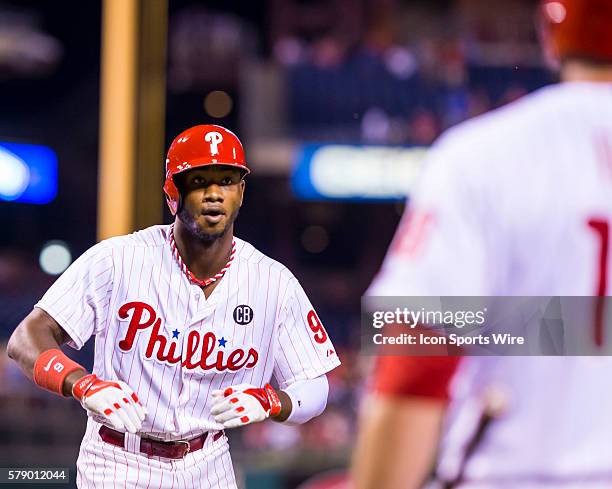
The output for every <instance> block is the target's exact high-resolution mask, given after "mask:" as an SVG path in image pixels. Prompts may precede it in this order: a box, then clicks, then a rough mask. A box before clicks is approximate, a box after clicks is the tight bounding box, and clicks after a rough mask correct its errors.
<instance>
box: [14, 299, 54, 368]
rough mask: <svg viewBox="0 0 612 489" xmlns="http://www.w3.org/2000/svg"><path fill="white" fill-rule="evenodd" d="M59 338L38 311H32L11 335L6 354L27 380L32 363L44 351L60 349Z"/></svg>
mask: <svg viewBox="0 0 612 489" xmlns="http://www.w3.org/2000/svg"><path fill="white" fill-rule="evenodd" d="M59 340H60V338H58V337H57V333H56V332H55V331H54V330H53V328H51V327H50V324H49V322H48V321H47V320H46V318H45V317H44V313H43V312H42V311H40V309H34V310H33V311H32V312H31V313H30V314H29V315H28V316H27V317H26V318H25V319H24V320H23V321H21V323H20V324H19V326H17V328H16V329H15V331H14V332H13V334H12V335H11V337H10V339H9V342H8V345H7V354H8V356H9V357H10V358H12V359H13V360H15V362H17V364H18V365H19V367H20V368H21V370H23V372H24V373H25V374H26V376H27V377H28V378H30V379H31V378H32V375H33V369H34V363H36V360H37V359H38V357H39V356H40V354H41V353H42V352H44V351H46V350H51V349H53V348H59V347H60V341H59Z"/></svg>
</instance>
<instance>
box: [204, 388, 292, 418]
mask: <svg viewBox="0 0 612 489" xmlns="http://www.w3.org/2000/svg"><path fill="white" fill-rule="evenodd" d="M212 396H213V398H214V403H213V407H212V409H211V410H210V412H211V414H212V415H213V416H214V418H215V421H216V422H217V423H221V424H223V426H224V427H225V428H236V427H238V426H244V425H247V424H251V423H257V422H258V421H263V420H264V419H266V418H269V417H270V416H276V415H277V414H278V413H280V411H281V402H280V399H279V398H278V394H277V393H276V391H275V390H274V389H273V388H272V386H271V385H270V384H266V385H265V386H263V387H255V386H254V385H251V384H239V385H234V386H231V387H227V388H225V389H223V390H214V391H213V392H212Z"/></svg>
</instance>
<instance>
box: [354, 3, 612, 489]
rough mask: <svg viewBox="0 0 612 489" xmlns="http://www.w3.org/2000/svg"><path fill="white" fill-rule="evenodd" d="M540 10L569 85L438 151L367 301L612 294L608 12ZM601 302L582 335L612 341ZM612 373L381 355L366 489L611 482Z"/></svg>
mask: <svg viewBox="0 0 612 489" xmlns="http://www.w3.org/2000/svg"><path fill="white" fill-rule="evenodd" d="M540 8H541V19H542V30H543V42H544V48H545V51H546V52H547V53H548V54H549V55H550V56H552V57H554V58H555V59H556V60H557V62H558V64H559V67H560V75H561V80H562V81H561V83H559V84H556V85H552V86H549V87H546V88H543V89H541V90H539V91H536V92H535V93H533V94H531V95H529V96H526V97H524V98H523V99H521V100H519V101H517V102H514V103H512V104H510V105H508V106H506V107H503V108H501V109H498V110H496V111H494V112H492V113H489V114H486V115H484V116H481V117H478V118H475V119H472V120H470V121H467V122H465V123H463V124H461V125H459V126H457V127H455V128H453V129H451V130H449V131H448V132H446V133H445V134H444V135H443V136H442V137H441V138H440V139H439V140H438V141H437V142H436V143H435V145H434V147H433V148H432V150H431V153H430V156H429V158H428V162H427V165H426V169H425V171H424V175H423V178H422V181H421V182H420V186H419V188H418V189H417V191H416V193H415V195H414V197H413V199H412V201H411V204H410V210H409V212H408V213H407V214H406V215H405V216H404V218H403V220H402V222H401V224H400V226H399V229H398V231H397V234H396V237H395V239H394V241H393V243H392V245H391V247H390V249H389V252H388V255H387V257H386V259H385V262H384V264H383V266H382V269H381V271H380V273H379V274H378V276H377V277H376V279H375V280H374V283H373V284H372V286H371V288H370V290H369V294H371V295H374V296H376V295H379V296H386V295H391V296H399V295H406V296H451V295H459V296H472V295H473V296H505V295H509V296H604V295H608V294H609V292H610V290H609V285H608V284H609V281H608V277H609V274H610V272H611V271H612V265H611V263H610V256H611V254H610V246H611V243H610V234H609V233H610V225H611V223H612V30H611V29H610V26H611V25H612V2H611V1H610V0H546V1H543V2H542V3H541V5H540ZM593 302H594V304H595V307H594V308H593V310H592V311H591V313H590V314H588V315H585V317H584V318H583V320H584V329H583V333H584V334H585V335H589V337H590V341H591V343H592V344H593V345H598V344H602V342H610V341H612V339H611V338H610V334H612V333H611V332H610V331H606V330H605V328H604V329H603V330H602V328H601V325H602V320H601V317H602V314H603V313H604V312H603V311H602V309H601V308H600V307H598V306H596V304H597V301H593ZM611 372H612V359H610V358H609V357H466V358H463V359H461V361H459V362H457V360H456V359H452V358H422V357H421V358H418V357H413V358H399V357H395V358H391V357H386V358H382V359H381V360H380V362H379V366H378V370H377V373H376V375H375V379H374V388H373V392H372V394H371V395H370V396H369V398H368V399H367V400H366V402H365V403H364V412H363V419H362V424H361V431H360V440H359V443H358V448H357V450H356V454H355V463H354V468H353V475H354V480H355V482H356V485H357V487H358V488H364V489H365V488H377V489H387V488H400V487H401V488H414V487H421V486H422V484H423V482H424V481H425V480H426V479H427V478H428V474H429V472H430V471H431V468H432V466H434V465H435V469H434V475H433V477H431V478H430V482H429V486H428V487H441V488H453V487H460V488H462V489H463V488H521V489H526V488H546V487H555V488H564V489H565V488H576V489H577V488H581V489H584V488H596V487H597V488H599V487H602V488H603V487H611V486H612V458H611V456H610V454H611V453H612V421H611V420H610V413H611V412H612V411H611V410H612V389H610V388H609V385H610V374H611ZM449 384H450V386H449ZM443 419H444V424H443V426H442V428H441V429H440V424H441V422H442V420H443ZM439 433H440V442H439V443H438V437H439ZM437 450H438V454H437V455H438V456H437V462H436V463H435V464H434V462H433V460H434V458H436V451H437Z"/></svg>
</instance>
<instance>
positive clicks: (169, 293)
mask: <svg viewBox="0 0 612 489" xmlns="http://www.w3.org/2000/svg"><path fill="white" fill-rule="evenodd" d="M169 241H170V240H169V226H153V227H150V228H148V229H145V230H142V231H139V232H136V233H133V234H131V235H128V236H121V237H116V238H111V239H109V240H106V241H103V242H101V243H99V244H97V245H95V246H94V247H92V248H91V249H90V250H88V251H87V252H86V253H85V254H83V255H82V256H81V257H80V258H79V259H78V260H77V261H76V262H75V263H73V265H72V266H71V267H70V268H69V269H68V270H67V271H66V272H65V273H64V274H63V275H62V276H61V277H60V278H59V279H58V280H57V281H56V282H55V284H54V285H53V286H52V287H51V288H50V289H49V290H48V292H47V293H46V294H45V295H44V297H43V298H42V299H41V301H40V302H39V303H38V304H37V307H40V308H41V309H43V310H45V311H46V312H47V313H49V314H50V315H51V316H52V317H53V318H54V319H55V320H56V321H57V322H58V323H59V324H60V325H61V326H62V328H64V329H65V330H66V332H67V333H68V335H69V336H70V338H71V339H72V341H71V344H72V346H74V347H76V348H81V347H82V346H83V344H84V343H85V342H86V341H87V340H88V339H89V338H90V337H91V336H92V335H95V342H96V344H95V361H94V369H93V372H94V373H95V374H96V375H98V376H99V377H100V378H102V379H105V380H122V381H124V382H126V383H127V384H128V385H130V387H132V388H133V389H134V390H135V391H136V393H137V394H138V396H139V398H140V400H141V402H142V403H143V404H144V405H145V406H146V408H147V410H148V416H147V418H146V419H145V421H144V424H143V429H142V432H143V433H146V434H148V435H152V436H155V437H157V438H160V439H165V440H175V439H188V438H191V437H194V436H197V435H198V434H200V433H202V432H204V431H215V430H220V429H222V425H220V424H218V423H216V422H215V421H214V420H213V418H212V416H210V407H211V401H212V397H211V395H210V394H211V392H212V391H213V390H215V389H222V388H224V387H226V386H230V385H232V384H241V383H250V384H254V385H264V384H265V383H266V382H268V381H269V380H270V379H271V377H272V376H274V377H275V378H276V380H277V381H278V384H279V386H280V388H284V387H286V386H288V385H290V384H291V383H293V382H296V381H299V380H304V379H311V378H315V377H318V376H320V375H322V374H324V373H326V372H328V371H329V370H331V369H333V368H334V367H336V366H337V365H339V363H340V362H339V360H338V357H337V355H336V353H335V350H334V348H333V346H332V344H331V341H330V339H329V337H328V335H327V333H326V332H325V329H324V328H323V326H322V325H321V323H320V321H319V319H318V316H317V315H316V313H315V312H314V309H313V307H312V305H311V304H310V302H309V300H308V298H307V297H306V294H305V293H304V290H303V289H302V287H301V286H300V284H299V283H298V281H297V279H296V278H295V277H294V276H293V275H292V274H291V272H290V271H289V270H288V269H287V268H286V267H284V266H283V265H281V264H280V263H278V262H276V261H275V260H272V259H271V258H268V257H267V256H265V255H264V254H262V253H261V252H259V251H258V250H256V249H255V248H254V247H253V246H252V245H250V244H249V243H247V242H245V241H243V240H240V239H238V238H235V242H236V255H235V258H234V260H233V262H232V264H231V266H230V267H229V269H228V270H227V272H226V274H225V276H224V278H223V279H222V280H221V281H220V282H219V285H218V286H217V287H216V288H215V289H214V290H213V292H212V293H211V295H210V297H209V298H208V299H206V297H205V296H204V293H203V291H202V290H201V288H200V287H199V286H198V285H195V284H194V283H192V282H191V281H190V280H189V279H188V277H187V275H186V274H185V273H184V271H183V270H182V269H181V268H180V266H179V264H178V263H177V261H176V259H175V257H174V256H173V254H172V249H171V246H170V242H169ZM98 421H101V420H98Z"/></svg>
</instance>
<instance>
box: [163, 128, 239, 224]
mask: <svg viewBox="0 0 612 489" xmlns="http://www.w3.org/2000/svg"><path fill="white" fill-rule="evenodd" d="M207 165H222V166H229V167H234V168H238V169H239V170H242V172H243V175H246V174H247V173H249V169H248V168H247V165H246V161H245V158H244V149H243V148H242V143H241V142H240V140H239V139H238V137H237V136H236V135H235V134H234V133H233V132H232V131H229V130H228V129H225V128H224V127H221V126H217V125H215V124H206V125H200V126H194V127H191V128H189V129H187V130H185V131H183V132H182V133H180V134H179V135H178V136H177V137H176V138H175V139H174V141H172V144H171V145H170V149H169V150H168V156H167V157H166V181H165V183H164V192H165V194H166V201H167V202H168V207H170V212H172V215H174V214H176V213H177V211H178V209H179V205H180V199H181V195H180V192H179V190H178V188H177V186H176V183H175V181H174V176H175V175H178V174H179V173H182V172H185V171H188V170H191V169H193V168H197V167H200V166H207Z"/></svg>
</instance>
